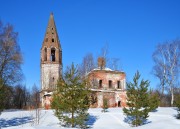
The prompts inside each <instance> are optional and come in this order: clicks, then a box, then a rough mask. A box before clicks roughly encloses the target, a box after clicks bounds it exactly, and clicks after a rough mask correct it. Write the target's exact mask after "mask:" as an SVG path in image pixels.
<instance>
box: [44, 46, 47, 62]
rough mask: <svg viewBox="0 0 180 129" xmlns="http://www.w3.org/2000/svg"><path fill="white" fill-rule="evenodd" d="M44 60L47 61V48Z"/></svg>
mask: <svg viewBox="0 0 180 129" xmlns="http://www.w3.org/2000/svg"><path fill="white" fill-rule="evenodd" d="M44 61H47V48H45V49H44Z"/></svg>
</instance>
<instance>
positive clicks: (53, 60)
mask: <svg viewBox="0 0 180 129" xmlns="http://www.w3.org/2000/svg"><path fill="white" fill-rule="evenodd" d="M55 51H56V50H55V48H52V49H51V61H52V62H55Z"/></svg>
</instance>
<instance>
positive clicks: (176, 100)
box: [174, 95, 180, 119]
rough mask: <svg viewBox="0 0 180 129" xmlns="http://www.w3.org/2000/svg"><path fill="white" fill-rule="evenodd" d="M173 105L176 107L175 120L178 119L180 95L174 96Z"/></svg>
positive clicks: (179, 116) (179, 117)
mask: <svg viewBox="0 0 180 129" xmlns="http://www.w3.org/2000/svg"><path fill="white" fill-rule="evenodd" d="M174 105H175V106H176V107H177V112H178V114H177V116H176V117H177V119H180V95H177V96H176V99H175V102H174Z"/></svg>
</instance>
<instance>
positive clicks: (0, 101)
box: [0, 79, 5, 115]
mask: <svg viewBox="0 0 180 129" xmlns="http://www.w3.org/2000/svg"><path fill="white" fill-rule="evenodd" d="M4 97H5V94H4V86H3V81H2V79H0V115H1V112H2V111H3V109H4Z"/></svg>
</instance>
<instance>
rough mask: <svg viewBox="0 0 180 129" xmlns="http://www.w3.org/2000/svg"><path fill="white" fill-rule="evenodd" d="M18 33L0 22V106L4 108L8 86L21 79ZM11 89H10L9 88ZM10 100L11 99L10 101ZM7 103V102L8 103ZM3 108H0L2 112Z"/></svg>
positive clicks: (10, 26)
mask: <svg viewBox="0 0 180 129" xmlns="http://www.w3.org/2000/svg"><path fill="white" fill-rule="evenodd" d="M17 38H18V33H17V32H14V29H13V26H12V25H10V24H6V25H3V23H2V22H1V21H0V90H1V92H0V104H1V107H5V105H6V101H5V98H7V95H6V94H5V93H6V92H8V93H10V92H11V91H9V88H8V87H9V86H12V85H15V83H17V82H19V81H20V80H21V79H22V71H21V64H22V54H21V50H20V47H19V45H18V42H17ZM10 89H11V88H10ZM10 100H11V99H10ZM8 102H9V101H8ZM2 109H3V108H1V110H2Z"/></svg>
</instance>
